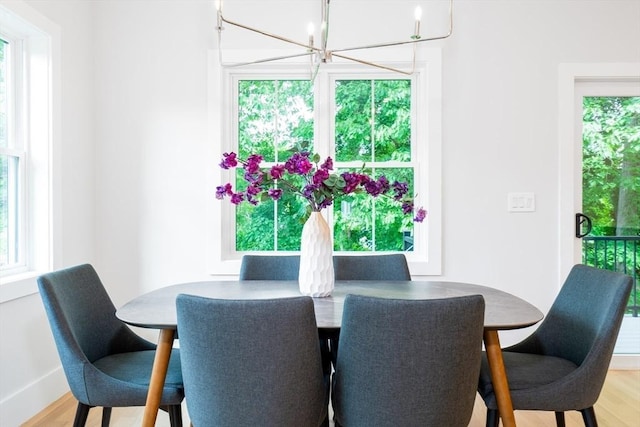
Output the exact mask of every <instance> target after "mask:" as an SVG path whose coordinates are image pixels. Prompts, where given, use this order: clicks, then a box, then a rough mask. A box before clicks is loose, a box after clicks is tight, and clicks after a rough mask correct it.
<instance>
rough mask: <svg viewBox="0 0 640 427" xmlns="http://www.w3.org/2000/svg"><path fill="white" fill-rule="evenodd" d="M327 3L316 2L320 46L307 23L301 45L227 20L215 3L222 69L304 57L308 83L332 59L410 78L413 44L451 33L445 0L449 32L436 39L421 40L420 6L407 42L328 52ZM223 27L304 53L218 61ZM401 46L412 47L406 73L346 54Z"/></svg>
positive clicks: (451, 19)
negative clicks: (226, 26)
mask: <svg viewBox="0 0 640 427" xmlns="http://www.w3.org/2000/svg"><path fill="white" fill-rule="evenodd" d="M330 1H331V0H320V3H321V21H320V43H319V44H316V43H315V40H314V31H315V28H314V25H313V23H310V24H309V26H308V35H309V38H308V40H305V41H303V42H301V41H297V40H292V39H290V38H287V37H283V36H280V35H277V34H273V33H270V32H267V31H263V30H259V29H257V28H253V27H250V26H248V25H243V24H240V23H238V22H235V21H231V20H229V19H227V18H225V17H224V15H223V14H222V6H223V5H222V3H223V0H216V10H217V17H218V19H217V26H216V29H217V31H218V59H219V62H220V64H221V66H222V67H225V68H231V67H242V66H247V65H253V64H261V63H265V62H273V61H280V60H286V59H292V58H300V57H305V56H308V57H309V62H310V66H311V74H312V80H313V79H314V78H315V74H316V73H317V72H318V68H319V67H320V65H321V64H325V63H330V62H332V59H333V58H341V59H344V60H347V61H352V62H357V63H360V64H364V65H368V66H372V67H376V68H382V69H385V70H388V71H393V72H396V73H401V74H405V75H411V74H413V72H414V71H415V61H416V47H417V44H418V43H423V42H427V41H433V40H442V39H446V38H447V37H449V36H451V33H452V31H453V0H449V29H448V31H447V33H446V34H443V35H438V36H430V37H423V36H422V35H421V34H420V21H421V20H422V9H421V8H420V6H417V7H416V9H415V24H414V29H413V34H412V35H411V36H410V37H409V38H408V40H400V41H395V42H386V43H377V44H371V45H365V46H356V47H347V48H335V49H334V48H331V49H330V48H329V47H328V39H329V3H330ZM224 24H228V25H231V26H234V27H238V28H242V29H245V30H248V31H252V32H254V33H257V34H261V35H263V36H266V37H270V38H273V39H276V40H280V41H283V42H286V43H289V44H292V45H296V46H298V47H301V48H303V49H304V50H303V51H302V52H300V53H292V54H290V55H284V56H275V57H270V58H262V59H257V60H253V61H247V62H234V63H228V62H227V63H225V62H224V61H223V59H222V31H223V30H224ZM402 45H412V47H413V55H412V60H411V64H412V65H411V68H410V69H409V70H402V69H399V68H395V67H391V66H388V65H384V64H379V63H377V62H372V61H367V60H363V59H359V58H355V57H353V56H350V55H349V54H348V52H351V51H357V50H364V49H376V48H388V47H392V46H402Z"/></svg>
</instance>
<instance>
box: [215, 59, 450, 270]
mask: <svg viewBox="0 0 640 427" xmlns="http://www.w3.org/2000/svg"><path fill="white" fill-rule="evenodd" d="M212 56H213V57H212V58H210V61H211V62H210V64H211V67H212V69H213V72H212V79H213V80H217V81H218V83H219V86H218V88H219V92H217V93H216V91H215V89H216V85H212V88H211V89H212V91H211V96H215V98H216V101H217V102H214V103H213V104H212V106H213V108H212V113H213V122H212V124H213V126H214V127H215V130H214V135H215V137H216V139H217V137H218V136H219V138H220V139H219V141H221V142H220V143H219V144H216V147H217V148H216V150H215V154H214V155H215V156H216V157H215V159H214V162H216V163H217V161H219V160H218V159H219V158H220V157H221V154H222V153H223V152H229V151H234V152H237V153H239V155H240V157H243V155H246V154H247V153H248V152H249V151H250V150H251V149H252V147H251V146H250V145H249V146H246V145H245V144H246V143H245V141H244V139H245V138H244V136H243V135H244V132H246V123H244V122H242V121H241V123H238V122H239V121H240V120H239V119H238V117H241V115H239V114H240V111H239V110H240V109H241V108H244V106H243V105H242V102H241V103H240V105H239V103H238V99H239V97H240V99H241V95H242V93H241V91H242V87H243V82H249V83H248V84H250V82H251V81H259V80H270V81H283V82H289V81H305V80H307V83H308V75H309V73H308V67H307V66H305V65H300V66H298V67H293V66H288V67H286V69H283V68H282V67H278V66H272V67H267V66H264V67H260V69H259V70H258V69H256V68H251V69H222V68H221V67H219V65H218V64H217V63H216V59H217V55H216V54H215V53H214V54H213V55H212ZM427 56H428V58H429V60H428V61H426V62H424V63H421V64H418V66H417V72H416V73H415V74H414V75H412V76H402V75H398V74H392V73H389V72H387V71H378V70H375V69H373V70H372V69H371V68H370V67H361V66H353V65H348V66H342V65H336V64H331V66H327V67H326V68H325V69H323V68H322V67H321V69H320V71H319V73H318V75H317V77H316V80H315V82H314V84H313V86H312V93H313V97H312V101H311V102H310V103H307V104H306V105H308V104H310V105H311V107H309V108H307V107H305V108H303V110H304V109H308V110H309V111H310V113H308V112H306V111H305V112H303V113H300V111H301V110H300V108H298V109H297V110H296V111H297V112H298V113H299V114H303V115H305V117H306V120H308V121H309V122H311V123H312V128H313V133H312V135H313V136H312V138H313V141H310V142H309V141H304V139H300V138H298V139H297V140H296V141H288V142H289V143H288V144H287V143H286V139H287V138H288V137H290V136H291V129H290V128H288V127H287V126H283V128H285V131H284V132H283V133H282V134H281V136H276V138H281V139H282V140H283V141H285V143H284V144H283V145H282V146H285V147H288V148H291V146H292V144H293V143H300V142H301V141H303V142H305V143H308V145H307V147H311V149H310V151H312V152H313V153H318V154H319V155H320V157H321V158H322V159H324V158H325V157H327V156H331V157H332V158H333V159H334V166H335V167H334V170H338V171H339V170H341V169H349V170H352V171H354V170H357V169H359V168H361V167H362V166H363V163H364V164H365V168H366V171H367V173H370V174H372V175H374V176H376V177H377V176H379V175H381V174H385V175H390V176H391V177H393V176H394V172H397V171H403V173H400V174H398V173H396V174H395V175H398V178H401V179H400V180H402V181H406V180H408V181H411V182H412V193H413V194H415V195H417V198H416V202H415V204H416V208H417V207H420V206H424V207H425V208H426V209H427V210H428V212H429V215H428V216H427V220H426V221H425V222H424V223H422V224H416V225H415V226H413V225H412V224H411V218H407V220H408V221H407V222H408V223H409V227H405V228H407V230H408V232H406V233H405V235H406V236H409V237H413V241H412V242H411V241H410V239H406V240H407V241H408V242H411V243H412V246H411V245H410V244H407V245H406V246H403V247H395V248H394V249H391V250H390V249H388V248H382V249H378V248H376V247H375V242H376V238H375V232H376V231H375V230H376V228H377V227H378V226H379V224H378V225H375V223H376V221H374V220H372V221H370V222H371V223H373V225H372V226H371V230H370V233H372V235H373V238H372V237H371V235H370V236H367V238H366V239H363V238H362V237H361V236H360V237H359V240H365V241H368V242H369V244H370V248H369V249H370V250H366V249H365V248H363V247H362V246H360V247H358V248H357V249H356V250H357V252H356V253H363V252H365V253H366V252H369V251H371V250H372V251H380V252H389V251H394V252H399V251H403V252H404V253H405V255H406V256H407V258H408V260H409V265H410V268H411V270H412V274H414V275H436V274H440V58H439V51H438V52H435V53H433V52H432V54H431V55H427ZM401 81H406V82H407V83H408V84H407V88H409V89H408V90H409V92H410V105H411V108H410V111H408V112H407V121H408V124H407V126H408V127H409V129H410V131H409V134H408V137H407V138H408V141H407V143H406V150H405V152H404V154H403V155H396V154H394V155H393V156H386V157H384V156H383V157H380V158H376V156H375V153H374V152H375V150H376V148H375V144H374V142H375V138H376V137H375V135H374V134H375V129H374V128H373V127H372V136H371V141H373V142H372V145H371V150H368V151H369V152H367V153H364V154H365V155H357V156H350V157H345V156H341V153H339V152H336V145H337V144H339V143H340V142H338V143H334V141H340V140H341V138H342V139H344V129H340V126H341V124H340V122H339V119H337V117H339V114H340V111H339V110H340V105H337V104H336V102H335V99H336V96H338V98H339V95H336V88H338V90H340V85H343V84H351V83H353V84H363V85H368V86H370V87H371V88H372V91H375V90H376V89H375V86H376V85H377V84H382V85H384V84H385V82H401ZM214 94H215V95H214ZM372 96H375V94H373V95H372ZM366 110H370V111H371V112H372V113H371V114H372V115H373V114H375V113H374V110H375V105H368V106H367V108H366ZM285 114H286V113H285ZM242 117H245V116H244V115H243V116H242ZM367 121H371V117H369V118H365V119H364V120H362V122H363V123H365V122H367ZM374 121H375V119H374ZM306 126H308V123H307V124H306ZM296 132H298V131H294V133H296ZM341 132H342V133H341ZM298 133H299V132H298ZM274 135H276V134H274ZM298 136H299V135H298ZM298 148H302V149H304V148H306V147H304V146H302V147H298ZM338 151H339V150H338ZM364 151H367V150H364ZM395 151H396V152H401V151H402V150H395ZM276 152H277V154H276ZM289 154H290V153H287V152H286V151H284V150H280V151H278V150H274V153H273V154H272V155H271V157H270V158H268V157H267V156H265V162H269V161H272V162H283V161H284V160H286V158H288V156H289ZM343 154H344V153H343ZM360 154H362V153H360ZM216 163H214V164H216ZM265 164H266V165H268V163H265ZM214 175H215V176H214V177H213V179H214V187H215V185H219V184H221V183H222V182H232V183H233V182H234V176H233V174H232V173H231V172H230V171H221V170H218V171H216V173H214ZM240 179H241V176H240ZM376 203H378V202H377V201H376ZM241 206H242V205H241ZM395 208H396V209H397V211H398V212H400V207H399V206H395ZM240 209H246V212H245V222H244V223H243V224H247V223H249V222H250V218H251V216H252V215H255V213H252V210H253V209H255V207H254V206H249V205H247V206H246V208H245V207H241V208H240ZM270 209H274V210H275V209H277V207H275V206H272V207H270ZM361 209H362V208H361ZM213 210H214V213H213V215H212V217H213V218H214V221H215V220H216V219H218V220H219V225H218V226H214V229H213V230H214V231H213V234H212V239H213V240H214V246H216V247H214V248H213V251H212V253H211V255H212V256H213V258H214V262H213V263H212V272H213V273H214V274H215V273H224V274H233V273H237V267H238V265H239V260H240V258H241V257H242V255H243V254H244V253H248V252H252V253H255V251H253V250H251V246H246V247H242V246H240V247H238V246H237V243H238V242H237V241H236V233H232V232H231V233H230V232H229V230H235V229H236V226H238V224H237V222H236V220H237V216H236V212H235V210H236V207H235V206H234V205H232V204H230V203H228V201H224V202H220V201H215V205H214V206H213ZM348 211H349V206H348V204H347V206H345V203H341V202H340V201H337V202H336V203H335V204H334V206H333V207H332V208H329V209H325V210H324V211H323V213H324V214H325V215H326V217H327V218H328V220H329V223H330V224H333V223H334V220H335V221H338V223H339V221H340V218H341V216H343V215H345V213H348ZM276 212H277V210H276ZM292 213H295V212H291V211H287V212H284V215H290V214H292ZM274 216H275V217H276V218H277V214H276V215H274ZM400 216H402V215H400ZM247 218H249V220H246V219H247ZM243 224H240V226H244V225H243ZM380 224H381V222H380ZM261 226H262V225H261ZM393 226H394V227H395V228H396V229H398V233H401V229H402V227H401V225H400V224H397V222H396V223H395V224H393ZM218 227H219V228H218ZM268 227H269V228H271V227H273V229H274V230H276V231H275V232H274V233H270V234H276V235H277V233H278V231H277V230H278V227H277V224H269V225H268ZM301 227H302V225H301V224H300V225H299V228H300V229H301ZM343 231H344V230H343V229H342V228H339V227H337V226H336V227H335V228H334V229H333V234H334V242H336V247H334V252H336V253H347V254H348V253H354V251H353V248H352V247H347V248H343V247H341V246H340V242H341V241H343V240H340V238H339V236H340V235H341V234H344V233H343ZM286 232H289V230H287V231H286ZM290 232H291V233H292V234H293V235H295V236H299V231H298V230H295V229H294V230H292V231H290ZM411 233H413V235H412V236H411ZM404 238H405V236H403V235H401V236H400V238H399V239H400V241H402V240H405V239H404ZM215 240H217V242H216V241H215ZM247 249H248V250H247ZM297 249H298V248H297V247H295V246H287V245H284V247H282V246H281V245H279V244H278V243H277V236H276V237H275V238H274V239H272V242H270V243H269V244H268V245H266V248H263V249H260V252H261V253H264V251H266V252H271V251H278V252H295V251H297Z"/></svg>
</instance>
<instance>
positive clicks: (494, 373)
mask: <svg viewBox="0 0 640 427" xmlns="http://www.w3.org/2000/svg"><path fill="white" fill-rule="evenodd" d="M484 347H485V350H486V352H487V361H488V362H489V370H490V371H491V382H492V383H493V392H494V393H495V395H496V402H497V404H498V412H499V413H500V418H501V419H502V425H503V426H504V427H515V426H516V418H515V416H514V415H513V404H512V403H511V393H509V383H508V382H507V372H506V370H505V368H504V361H503V360H502V349H501V348H500V339H499V338H498V331H496V330H487V329H485V331H484Z"/></svg>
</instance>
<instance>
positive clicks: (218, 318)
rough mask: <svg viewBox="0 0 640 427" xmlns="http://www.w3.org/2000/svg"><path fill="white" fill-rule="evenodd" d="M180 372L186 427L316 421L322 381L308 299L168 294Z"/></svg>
mask: <svg viewBox="0 0 640 427" xmlns="http://www.w3.org/2000/svg"><path fill="white" fill-rule="evenodd" d="M176 308H177V315H178V335H179V336H180V354H181V361H182V375H183V380H184V387H185V396H186V399H187V408H188V410H189V415H190V417H191V420H192V421H193V424H194V426H196V427H197V426H205V425H206V426H252V425H256V426H257V425H274V426H276V425H278V426H316V425H320V424H321V422H322V421H323V420H324V419H325V417H326V413H327V404H328V392H327V388H326V386H325V384H324V380H323V373H322V365H321V360H320V345H319V341H318V329H317V326H316V320H315V313H314V308H313V301H312V299H311V298H310V297H302V296H301V297H293V298H283V299H271V300H219V299H209V298H204V297H198V296H193V295H179V296H178V297H177V300H176Z"/></svg>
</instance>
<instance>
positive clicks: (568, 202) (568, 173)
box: [558, 62, 640, 286]
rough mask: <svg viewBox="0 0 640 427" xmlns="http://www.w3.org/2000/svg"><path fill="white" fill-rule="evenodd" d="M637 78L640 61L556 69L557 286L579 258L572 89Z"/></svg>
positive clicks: (578, 173)
mask: <svg viewBox="0 0 640 427" xmlns="http://www.w3.org/2000/svg"><path fill="white" fill-rule="evenodd" d="M636 79H640V62H633V63H566V64H560V66H559V70H558V148H559V153H558V161H559V165H558V171H559V172H558V173H559V177H558V178H559V179H558V182H559V185H560V188H559V191H558V198H559V200H558V206H559V212H558V215H559V218H558V225H559V230H558V241H559V257H560V260H559V267H560V268H559V269H558V274H559V277H558V284H559V286H560V285H561V284H562V283H563V281H564V278H565V277H567V275H568V274H569V271H570V270H571V267H573V265H575V264H576V263H578V262H580V261H581V259H582V247H581V241H580V240H579V239H577V238H576V237H575V216H574V215H575V213H576V212H580V211H581V209H582V191H581V187H580V186H579V184H580V182H579V180H580V179H581V176H582V170H581V169H580V168H579V167H578V165H580V164H581V159H582V150H581V147H578V144H576V138H577V136H578V133H579V132H581V131H582V130H581V126H580V125H579V124H577V123H576V120H575V117H576V109H578V108H579V109H580V111H582V104H581V102H580V104H578V102H577V97H576V92H577V89H576V86H577V85H578V84H579V83H580V82H583V81H584V82H589V81H596V82H597V81H602V82H606V81H616V80H619V81H621V82H624V81H635V80H636Z"/></svg>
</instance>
